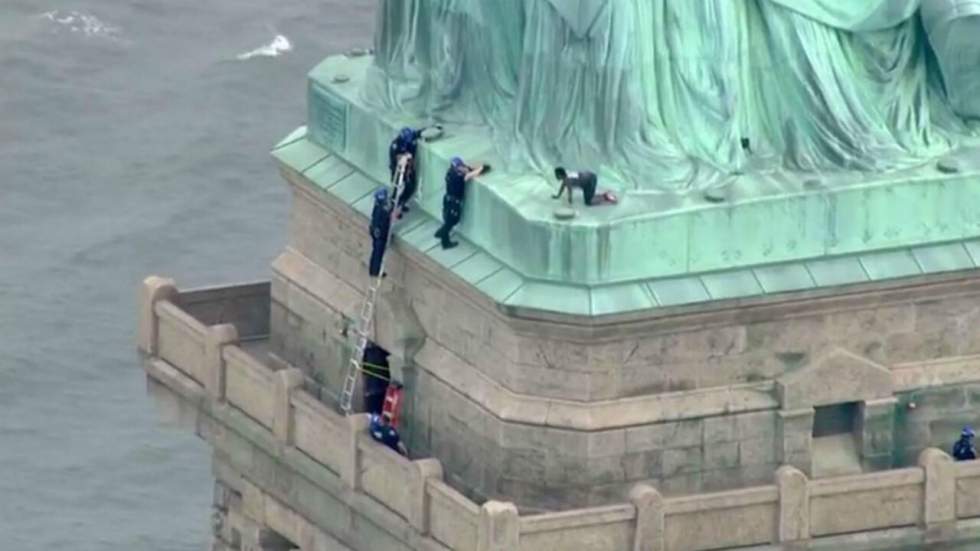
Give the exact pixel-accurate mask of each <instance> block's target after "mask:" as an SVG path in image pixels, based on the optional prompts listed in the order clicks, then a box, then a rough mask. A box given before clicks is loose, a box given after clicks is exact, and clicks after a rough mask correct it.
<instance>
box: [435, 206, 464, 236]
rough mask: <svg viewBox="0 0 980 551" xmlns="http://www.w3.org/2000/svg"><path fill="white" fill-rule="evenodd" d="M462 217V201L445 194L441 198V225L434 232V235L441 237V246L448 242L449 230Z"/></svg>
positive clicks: (451, 229)
mask: <svg viewBox="0 0 980 551" xmlns="http://www.w3.org/2000/svg"><path fill="white" fill-rule="evenodd" d="M462 217H463V202H462V201H460V200H459V199H456V198H455V197H450V196H448V195H446V196H445V197H443V199H442V227H441V228H439V231H437V232H436V237H438V238H439V239H442V244H443V246H446V245H448V244H449V243H450V241H449V232H451V231H453V228H454V227H455V226H456V224H459V220H460V219H461V218H462Z"/></svg>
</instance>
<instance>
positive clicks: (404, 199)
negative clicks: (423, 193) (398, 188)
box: [398, 171, 419, 207]
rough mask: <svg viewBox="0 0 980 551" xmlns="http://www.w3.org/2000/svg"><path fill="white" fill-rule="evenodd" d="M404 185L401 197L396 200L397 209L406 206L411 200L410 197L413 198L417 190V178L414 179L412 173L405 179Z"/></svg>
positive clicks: (413, 173)
mask: <svg viewBox="0 0 980 551" xmlns="http://www.w3.org/2000/svg"><path fill="white" fill-rule="evenodd" d="M404 184H405V189H403V190H402V195H401V197H399V198H398V206H399V207H404V206H405V205H407V204H408V202H409V201H411V200H412V196H414V195H415V192H416V191H417V190H418V189H419V181H418V178H416V177H415V172H414V171H413V172H412V175H411V176H410V177H408V178H405V182H404Z"/></svg>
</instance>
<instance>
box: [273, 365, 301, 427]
mask: <svg viewBox="0 0 980 551" xmlns="http://www.w3.org/2000/svg"><path fill="white" fill-rule="evenodd" d="M303 380H304V377H303V372H302V371H300V370H299V369H296V368H289V369H284V370H282V371H277V372H276V373H275V382H274V384H275V387H274V390H273V416H272V433H273V434H275V436H276V439H278V440H279V442H281V443H282V444H284V445H287V446H289V445H292V443H293V435H292V430H291V426H292V421H293V420H292V404H290V402H289V400H290V396H291V394H292V393H293V391H294V390H295V389H297V388H300V387H301V386H302V385H303Z"/></svg>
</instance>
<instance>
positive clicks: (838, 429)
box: [812, 402, 861, 478]
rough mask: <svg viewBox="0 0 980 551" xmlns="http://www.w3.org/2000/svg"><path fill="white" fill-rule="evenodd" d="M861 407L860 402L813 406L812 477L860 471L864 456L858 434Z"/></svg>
mask: <svg viewBox="0 0 980 551" xmlns="http://www.w3.org/2000/svg"><path fill="white" fill-rule="evenodd" d="M859 411H860V409H859V408H858V404H857V402H845V403H841V404H831V405H828V406H821V407H817V408H814V412H813V448H812V459H813V463H812V469H813V472H812V475H813V477H815V478H819V477H824V476H842V475H847V474H856V473H860V472H861V458H860V455H859V454H858V447H857V439H856V437H855V434H856V429H857V427H858V422H857V420H858V413H859Z"/></svg>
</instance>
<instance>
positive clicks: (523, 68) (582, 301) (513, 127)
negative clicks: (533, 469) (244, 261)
mask: <svg viewBox="0 0 980 551" xmlns="http://www.w3.org/2000/svg"><path fill="white" fill-rule="evenodd" d="M843 4H845V3H830V2H825V1H822V0H805V1H800V2H792V3H784V2H780V1H777V0H751V1H749V0H747V1H746V2H735V3H733V2H727V1H725V2H719V0H700V1H698V2H673V3H668V2H665V1H663V0H650V1H649V2H638V1H637V2H634V1H632V0H626V1H624V2H622V3H616V2H606V1H603V0H581V1H575V2H562V3H551V2H546V1H543V0H528V1H525V0H502V1H501V2H499V3H494V6H495V10H496V11H493V13H490V12H488V11H486V10H485V9H484V8H482V7H481V6H483V3H480V2H469V1H463V0H412V1H406V2H385V3H383V4H382V9H381V11H380V19H379V22H380V24H379V30H378V34H377V40H376V48H377V55H376V56H352V57H345V56H337V57H333V58H329V59H327V60H325V61H324V62H323V63H322V64H320V65H319V66H318V67H316V68H315V69H314V70H313V71H312V72H311V73H310V78H309V109H310V111H309V132H306V131H305V129H301V130H298V131H297V132H295V133H293V134H292V135H291V136H290V137H288V138H287V139H286V140H284V141H283V142H282V143H281V144H280V145H279V146H277V147H276V150H275V155H276V157H277V158H278V159H280V161H282V162H283V163H285V164H286V165H288V166H290V167H292V168H293V169H295V170H297V171H298V172H300V173H302V174H304V175H305V176H306V177H307V178H309V179H310V180H311V181H312V182H314V183H315V184H316V185H317V186H320V187H321V188H322V189H324V190H326V191H327V192H328V193H331V194H333V195H335V196H337V197H338V198H340V199H342V200H343V201H345V202H347V203H348V204H350V205H352V206H353V207H354V208H355V209H357V210H358V211H360V212H363V213H365V214H367V213H369V211H370V208H371V199H370V193H371V191H372V190H373V189H374V188H375V187H377V186H378V185H381V184H382V183H383V182H385V181H386V180H387V177H388V174H387V172H388V169H387V145H388V143H389V141H390V140H391V138H392V136H393V135H394V133H395V132H396V131H397V129H398V128H400V127H401V126H405V125H412V126H420V125H422V124H425V123H428V122H432V121H433V120H438V121H440V122H442V123H443V124H444V126H445V132H444V135H443V136H442V137H441V138H440V139H438V140H436V141H434V142H431V143H426V144H424V145H423V146H422V147H421V148H420V151H419V160H418V162H419V166H420V183H421V191H420V193H419V195H418V196H417V197H418V203H419V205H420V206H421V208H420V209H413V212H412V214H411V215H410V216H408V217H407V218H406V219H405V220H403V221H402V222H401V223H400V224H399V225H398V226H397V227H396V233H397V235H398V236H399V238H400V242H401V243H402V244H403V245H407V246H412V247H415V248H418V249H419V250H421V251H423V252H425V253H427V254H429V255H431V256H432V257H433V258H434V259H435V260H436V261H437V262H439V263H440V264H442V265H444V266H446V267H447V268H449V269H451V270H453V271H454V272H456V273H457V274H458V275H460V277H462V278H463V279H464V280H465V281H467V282H470V283H471V284H473V285H475V286H476V287H477V288H478V289H480V290H481V291H483V292H485V293H487V294H488V295H490V296H491V297H493V298H494V299H495V300H496V301H498V302H500V303H502V304H505V305H510V306H520V307H527V308H535V309H542V310H549V311H556V312H563V313H573V314H582V315H603V314H613V313H621V312H626V311H634V310H641V309H648V308H656V307H665V306H674V305H681V304H691V303H697V302H705V301H712V300H720V299H730V298H742V297H749V296H759V295H768V294H776V293H782V292H788V291H797V290H806V289H815V288H821V287H830V286H837V285H845V284H851V283H860V282H868V281H881V280H887V279H894V278H898V277H906V276H911V275H919V274H927V273H936V272H942V271H950V270H960V269H972V268H974V267H976V266H977V263H976V262H977V260H978V259H980V256H978V253H980V241H977V238H980V218H978V216H977V215H976V214H975V213H977V212H980V186H978V185H977V184H980V141H978V139H977V138H976V136H975V131H974V130H973V129H972V128H974V127H975V124H974V122H971V119H970V117H976V116H978V115H980V105H977V104H976V101H977V99H976V98H977V97H978V96H980V94H976V93H971V92H970V90H973V89H974V88H976V87H977V86H978V82H980V71H977V70H976V64H975V63H974V64H973V65H969V66H968V64H967V65H964V64H963V60H964V59H967V58H970V59H974V60H976V59H980V43H978V44H974V43H973V42H972V41H970V40H967V38H968V37H969V36H970V34H971V33H975V31H976V30H977V29H974V28H973V27H972V26H976V25H980V19H978V18H976V17H973V18H969V17H965V16H967V15H971V13H972V12H968V11H964V10H966V9H967V8H970V6H968V5H967V3H963V2H956V1H954V0H949V1H948V2H934V3H931V4H929V3H927V4H929V5H925V4H923V5H922V6H921V9H920V6H919V3H918V2H916V1H914V0H901V1H897V2H891V3H886V2H882V1H879V0H875V1H870V2H860V3H847V5H853V6H855V7H852V8H847V9H841V8H840V6H839V5H843ZM859 4H860V6H858V5H859ZM961 4H962V5H961ZM573 5H574V6H573ZM940 5H942V6H946V8H948V9H946V10H945V11H943V9H942V6H940ZM627 6H629V7H628V8H627ZM937 6H938V7H937ZM571 7H574V8H575V9H571ZM972 9H973V10H974V11H977V10H978V9H980V8H977V6H973V7H972ZM957 10H959V11H957ZM978 14H980V11H978V13H977V14H973V15H978ZM665 18H666V19H665ZM667 20H670V21H673V22H674V23H676V24H677V25H674V26H671V25H668V24H667V23H666V21H667ZM638 22H642V24H641V23H638ZM694 23H699V24H700V27H701V30H698V28H696V26H695V25H694ZM729 24H730V25H729ZM971 25H972V26H971ZM675 27H676V28H675ZM532 28H533V29H534V32H533V33H532V32H530V31H529V29H532ZM721 28H724V29H725V32H724V33H720V35H719V36H708V35H709V34H711V33H710V32H709V31H711V29H716V30H717V29H721ZM515 29H519V30H521V31H520V32H518V31H516V30H515ZM624 30H629V31H630V32H629V33H625V34H624V32H623V31H624ZM423 31H424V32H423ZM426 33H428V34H426ZM481 33H483V34H481ZM515 33H516V34H515ZM684 33H687V34H686V35H685V34H684ZM691 33H694V34H695V35H699V36H700V35H704V36H700V38H697V37H692V36H689V35H690V34H691ZM462 34H465V35H466V36H468V37H470V38H472V37H473V36H480V37H481V40H480V41H478V42H479V44H472V43H471V42H473V41H472V40H468V39H466V38H465V37H462V36H461V35H462ZM682 35H683V36H682ZM439 37H441V38H439ZM436 38H439V40H442V41H443V42H439V43H438V44H437V41H436V40H435V39H436ZM440 45H441V46H440ZM437 46H439V47H437ZM447 46H450V47H447ZM728 46H731V49H730V50H726V48H727V47H728ZM774 52H777V53H774ZM600 53H602V55H603V56H604V57H602V63H599V61H597V60H598V59H599V58H597V57H596V56H598V55H599V54H600ZM709 53H710V54H711V55H708V54H709ZM974 54H976V55H974ZM971 55H974V57H970V56H971ZM965 67H967V68H968V70H964V68H965ZM570 73H571V74H572V76H569V74H570ZM950 75H954V76H952V77H951V76H950ZM338 77H341V78H338ZM569 79H571V80H569ZM801 87H802V88H801ZM971 87H972V88H971ZM732 90H735V91H737V92H738V93H734V92H732ZM733 98H734V99H733ZM737 98H743V99H742V100H738V99H737ZM736 100H737V101H736ZM719 102H720V103H719ZM726 102H727V103H726ZM733 102H734V103H733ZM716 104H717V105H723V106H725V109H721V110H720V111H719V110H717V109H714V107H713V106H715V107H717V105H716ZM600 105H601V108H600V107H599V106H600ZM711 113H713V114H714V115H713V117H714V118H711V117H709V116H708V115H709V114H711ZM627 122H629V124H627ZM634 123H635V124H634ZM637 136H640V137H642V139H639V138H638V137H637ZM744 137H750V138H751V146H750V148H749V149H746V148H744V147H742V145H743V144H742V138H744ZM638 140H639V141H638ZM641 142H642V143H641ZM589 144H592V145H591V146H590V145H589ZM596 144H600V145H596ZM454 155H460V156H462V157H463V158H464V159H468V160H472V161H489V162H491V163H493V164H494V166H495V168H497V170H495V171H493V172H492V173H490V174H489V175H487V176H484V177H481V178H480V179H479V180H478V182H477V183H476V185H474V186H473V187H472V188H471V190H470V192H468V196H467V202H466V208H465V212H464V216H463V223H462V224H461V225H460V226H459V232H460V234H461V235H462V236H463V237H464V238H465V239H464V240H463V241H462V244H461V246H460V247H458V248H457V249H452V250H449V251H443V250H442V249H441V248H439V247H438V246H437V242H436V239H435V238H433V236H432V233H433V232H434V231H435V229H436V228H437V227H438V224H439V222H438V219H439V217H440V216H441V197H442V187H443V176H444V173H445V168H446V166H447V165H448V160H449V158H450V157H452V156H454ZM558 163H562V164H566V165H567V166H570V167H574V168H595V169H596V170H598V171H599V174H600V187H609V188H613V189H615V190H616V191H618V192H619V193H620V195H621V201H620V203H619V204H618V205H615V206H603V207H591V208H585V207H584V206H583V205H582V204H581V195H580V194H579V195H576V204H575V205H574V207H575V209H576V210H577V216H575V217H574V218H572V219H570V220H558V219H556V217H555V210H556V208H558V207H561V206H564V205H565V203H560V202H559V201H556V200H552V199H551V197H550V196H551V194H552V193H553V192H554V189H555V182H554V180H553V179H552V178H549V174H550V169H551V167H552V166H553V164H558ZM706 189H707V190H709V191H710V192H711V193H710V194H706V193H705V191H704V190H706Z"/></svg>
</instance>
